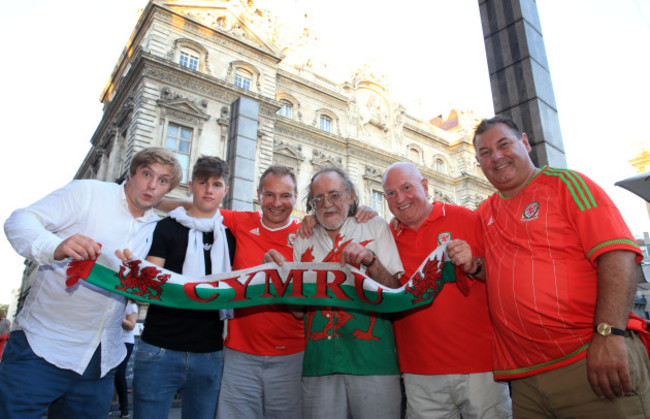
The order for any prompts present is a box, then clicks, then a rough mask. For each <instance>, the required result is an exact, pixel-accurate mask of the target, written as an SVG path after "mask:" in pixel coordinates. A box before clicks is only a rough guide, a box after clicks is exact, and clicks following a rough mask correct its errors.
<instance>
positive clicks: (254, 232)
mask: <svg viewBox="0 0 650 419" xmlns="http://www.w3.org/2000/svg"><path fill="white" fill-rule="evenodd" d="M250 233H251V234H255V235H256V236H259V235H260V229H259V227H255V228H254V229H252V230H251V231H250Z"/></svg>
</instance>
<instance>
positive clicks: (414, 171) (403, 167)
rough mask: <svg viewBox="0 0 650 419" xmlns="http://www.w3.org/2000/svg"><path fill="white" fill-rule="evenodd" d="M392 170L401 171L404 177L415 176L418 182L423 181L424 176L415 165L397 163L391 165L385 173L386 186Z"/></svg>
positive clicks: (383, 181)
mask: <svg viewBox="0 0 650 419" xmlns="http://www.w3.org/2000/svg"><path fill="white" fill-rule="evenodd" d="M392 170H397V171H399V172H400V173H401V174H402V175H403V176H406V175H408V176H413V177H417V178H418V180H420V179H422V174H421V173H420V171H419V170H418V168H417V167H415V165H414V164H413V163H409V162H405V161H400V162H397V163H393V164H391V165H390V167H389V168H388V169H387V170H386V171H385V172H384V177H383V178H382V183H383V184H384V185H385V184H386V178H387V177H388V175H389V173H390V172H391V171H392Z"/></svg>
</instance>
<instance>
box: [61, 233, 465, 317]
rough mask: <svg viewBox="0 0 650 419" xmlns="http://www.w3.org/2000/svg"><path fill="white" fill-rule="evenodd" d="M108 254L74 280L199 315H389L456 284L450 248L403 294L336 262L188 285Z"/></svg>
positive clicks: (80, 266) (74, 270)
mask: <svg viewBox="0 0 650 419" xmlns="http://www.w3.org/2000/svg"><path fill="white" fill-rule="evenodd" d="M108 255H111V256H112V254H111V253H110V252H109V251H108V249H105V250H104V253H103V254H102V255H100V257H99V258H98V260H97V261H82V262H71V263H70V264H69V268H68V275H69V278H72V277H77V278H80V279H84V277H85V279H86V281H87V282H89V283H91V284H94V285H96V286H98V287H100V288H103V289H106V290H108V291H111V292H114V293H117V294H120V295H123V296H125V297H128V298H131V299H133V300H137V301H141V302H145V303H150V304H157V305H162V306H166V307H173V308H185V309H197V310H218V309H224V308H242V307H252V306H258V305H266V304H292V305H310V306H333V307H342V308H348V309H358V310H366V311H374V312H380V313H391V312H398V311H404V310H409V309H412V308H415V307H419V306H422V305H425V304H429V303H431V302H432V301H433V300H434V299H435V297H436V296H437V295H438V294H439V293H440V291H441V290H442V288H443V286H444V285H445V284H447V283H452V282H456V274H455V271H454V265H453V264H452V263H451V262H450V261H448V260H447V255H446V245H441V246H439V247H438V248H437V249H436V250H435V251H434V252H432V253H431V255H429V256H428V257H427V258H426V259H425V260H424V261H423V263H422V265H421V266H420V269H419V270H418V271H417V272H416V273H415V274H414V275H413V276H412V277H411V279H410V280H409V282H408V283H406V284H405V285H404V286H402V287H401V288H398V289H391V288H387V287H384V286H382V285H380V284H378V283H377V282H375V281H374V280H372V279H371V278H369V277H367V276H365V275H363V274H362V273H361V272H360V271H359V270H357V269H355V268H353V267H351V266H350V265H346V266H345V267H341V266H340V264H339V263H304V262H288V263H285V264H283V266H278V265H276V264H274V263H267V264H264V265H260V266H256V267H253V268H248V269H243V270H239V271H233V272H228V273H222V274H218V275H211V276H206V277H201V278H190V277H186V276H183V275H179V274H176V273H174V272H171V271H168V270H165V269H162V268H160V267H158V266H155V265H152V264H150V263H148V262H146V261H140V260H135V261H129V262H124V263H122V264H121V265H120V264H119V263H121V262H119V261H117V259H115V258H114V257H113V258H112V259H111V256H108ZM92 264H94V266H92V269H90V268H91V265H92ZM111 267H113V268H111ZM81 271H87V272H88V274H86V273H80V272H81ZM69 280H70V279H69ZM459 288H460V286H459Z"/></svg>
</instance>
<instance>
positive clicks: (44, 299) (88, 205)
mask: <svg viewBox="0 0 650 419" xmlns="http://www.w3.org/2000/svg"><path fill="white" fill-rule="evenodd" d="M158 218H159V217H158V216H157V215H156V214H155V213H154V212H153V210H149V211H147V212H146V213H145V214H144V216H143V217H140V218H137V219H135V218H133V216H132V215H131V213H130V212H129V208H128V204H127V201H126V195H125V192H124V184H122V185H117V184H115V183H107V182H100V181H96V180H75V181H72V182H70V183H69V184H68V185H66V186H64V187H63V188H61V189H58V190H56V191H54V192H52V193H51V194H49V195H47V196H46V197H45V198H43V199H41V200H40V201H38V202H36V203H34V204H32V205H30V206H29V207H26V208H23V209H19V210H16V211H14V213H13V214H12V215H11V216H10V217H9V218H8V219H7V221H6V222H5V233H6V235H7V238H8V239H9V242H10V243H11V245H12V246H13V247H14V249H16V251H17V252H18V253H19V254H20V255H22V256H24V257H25V258H27V259H31V260H33V261H34V262H36V263H38V264H39V265H40V267H39V269H38V271H37V272H36V275H35V277H34V280H33V283H32V287H31V289H30V291H29V295H28V296H27V300H26V301H25V305H24V306H23V309H22V310H21V312H20V313H19V314H18V316H17V318H16V321H15V324H14V330H23V331H24V332H25V335H26V336H27V340H28V342H29V345H30V347H31V348H32V350H33V351H34V352H35V353H36V355H38V356H40V357H42V358H44V359H45V360H46V361H47V362H49V363H51V364H54V365H56V366H57V367H59V368H64V369H69V370H73V371H75V372H77V373H79V374H83V372H84V371H85V369H86V367H87V366H88V363H89V362H90V359H91V358H92V356H93V354H94V352H95V350H96V349H97V347H98V346H99V344H100V343H101V360H102V361H101V375H102V377H103V376H104V375H105V374H106V373H107V372H108V371H110V370H111V369H112V368H114V367H116V366H117V365H118V364H119V363H120V362H121V361H122V359H124V357H125V356H126V349H125V347H124V343H123V338H122V317H123V316H124V310H125V307H126V300H125V298H124V297H122V296H119V295H117V294H113V293H110V292H108V291H105V290H102V289H100V288H98V287H95V286H94V285H91V284H88V283H86V282H85V281H79V283H78V285H76V286H75V287H73V288H71V289H68V288H66V285H65V281H66V269H67V265H68V262H69V260H64V261H55V260H54V250H55V249H56V247H57V246H58V245H59V244H60V243H61V242H62V241H63V240H64V239H66V238H68V237H70V236H72V235H73V234H76V233H80V234H83V235H85V236H88V237H90V238H92V239H93V240H95V241H97V242H99V243H101V244H102V246H103V247H102V252H112V251H114V250H115V249H125V248H129V249H131V250H132V251H133V255H134V256H135V257H136V258H144V257H145V256H146V255H147V253H148V252H149V247H150V246H151V237H152V234H153V230H154V228H155V225H156V221H158Z"/></svg>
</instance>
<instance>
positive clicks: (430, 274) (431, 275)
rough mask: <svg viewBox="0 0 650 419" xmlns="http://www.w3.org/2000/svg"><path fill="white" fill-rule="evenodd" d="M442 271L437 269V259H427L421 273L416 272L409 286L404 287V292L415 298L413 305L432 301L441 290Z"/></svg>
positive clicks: (442, 282) (442, 283)
mask: <svg viewBox="0 0 650 419" xmlns="http://www.w3.org/2000/svg"><path fill="white" fill-rule="evenodd" d="M441 277H442V270H439V269H438V259H429V260H427V262H426V263H425V264H424V268H423V269H422V272H418V273H417V274H416V275H415V277H414V278H413V281H412V282H411V285H409V286H407V287H406V292H407V293H409V294H413V296H414V297H415V298H414V299H413V300H412V302H413V304H415V303H417V302H420V301H423V300H429V299H433V298H434V297H435V296H436V295H438V293H439V292H440V291H441V290H442V286H443V285H444V281H443V280H442V278H441Z"/></svg>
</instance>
